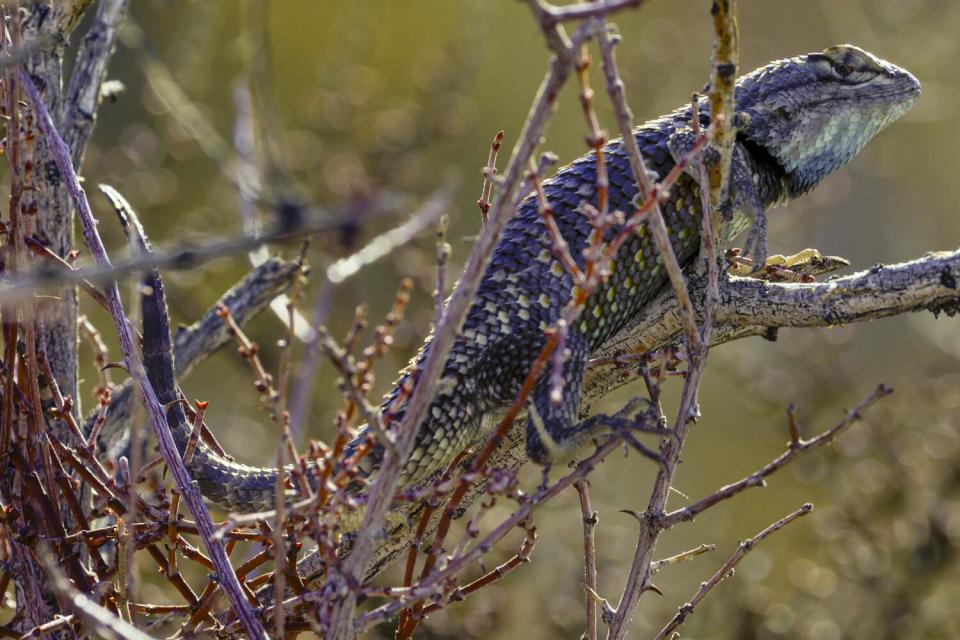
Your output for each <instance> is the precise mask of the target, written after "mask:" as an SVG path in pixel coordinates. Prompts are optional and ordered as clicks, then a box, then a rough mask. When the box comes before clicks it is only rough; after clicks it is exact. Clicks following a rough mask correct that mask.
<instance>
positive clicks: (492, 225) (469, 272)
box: [330, 29, 586, 640]
mask: <svg viewBox="0 0 960 640" xmlns="http://www.w3.org/2000/svg"><path fill="white" fill-rule="evenodd" d="M585 31H586V30H585V29H579V30H578V31H577V33H576V35H575V36H574V41H575V42H574V43H572V44H566V50H565V51H564V50H560V51H557V52H556V55H555V56H554V58H553V60H552V61H551V63H550V70H549V71H548V72H547V75H546V77H545V78H544V80H543V83H542V84H541V86H540V90H539V92H538V94H537V99H536V101H535V102H534V105H533V107H532V108H531V110H530V113H529V115H528V117H527V122H526V123H525V125H524V128H523V133H522V134H521V136H520V139H519V141H518V143H517V146H516V148H515V149H514V152H513V156H512V157H511V159H510V163H509V165H508V167H507V171H506V173H505V176H504V180H503V183H502V184H501V187H500V191H499V193H498V194H497V198H496V200H494V203H493V206H492V207H491V210H490V216H489V218H488V220H487V224H486V225H484V227H483V231H482V232H481V234H480V239H479V240H478V241H477V244H476V245H475V246H474V249H473V251H471V253H470V257H469V259H468V261H467V264H466V266H465V268H464V272H463V276H462V277H461V279H460V282H459V284H458V286H457V288H456V289H455V290H454V292H453V295H452V296H451V297H450V302H449V304H448V306H447V309H446V312H445V313H444V315H443V320H442V321H441V323H440V324H439V325H438V326H437V330H436V333H435V335H434V338H433V340H432V342H431V347H430V352H429V355H428V357H427V359H426V362H425V363H424V364H423V367H422V369H421V370H420V371H419V376H418V379H417V383H416V388H415V390H414V392H413V396H412V397H411V398H410V401H409V403H408V405H407V407H406V410H405V413H404V416H403V420H402V421H401V423H400V425H399V426H398V427H397V428H396V433H397V434H398V438H397V441H396V443H395V444H396V448H397V455H390V453H389V452H388V454H387V455H386V456H385V457H384V460H383V463H382V465H381V467H380V469H379V470H378V473H377V477H376V480H375V481H374V483H373V486H372V487H371V490H370V494H369V498H368V501H367V507H366V511H365V512H364V517H363V523H362V524H361V527H360V533H359V534H358V536H357V541H356V544H355V545H354V547H353V552H352V553H351V554H350V556H349V557H348V558H347V559H346V561H345V562H344V563H343V566H342V574H343V575H345V576H347V580H350V579H354V578H356V577H358V576H362V575H363V574H364V573H366V570H367V565H368V564H369V562H370V560H371V557H372V555H373V552H374V550H375V548H376V544H375V542H374V540H375V537H377V536H379V534H380V532H381V530H382V528H383V525H384V522H385V516H386V512H387V508H388V507H389V505H390V503H391V502H392V498H393V494H394V488H395V487H396V484H397V480H398V479H399V477H400V472H401V471H402V469H403V465H404V463H405V462H406V460H407V459H408V458H409V457H410V453H411V451H412V450H413V445H414V442H415V437H416V434H417V430H418V429H417V427H419V425H420V423H421V422H422V421H423V418H424V417H425V416H426V412H427V409H428V408H429V406H430V404H431V402H432V401H433V397H434V394H435V392H436V386H437V378H438V377H439V374H440V372H441V370H442V368H443V365H444V363H445V362H446V359H447V354H448V353H449V352H450V348H451V347H452V345H453V342H454V340H455V339H456V336H457V332H458V331H459V329H460V326H461V325H462V323H463V318H464V317H465V315H466V312H467V310H468V309H469V308H470V305H471V304H472V302H473V298H474V295H475V294H476V291H477V288H478V287H479V284H480V280H481V278H482V276H483V273H484V270H485V269H486V265H487V263H488V262H489V260H490V257H491V256H492V255H493V250H494V248H495V247H496V245H497V243H498V242H499V240H500V235H501V234H502V232H503V230H504V228H506V225H507V223H508V222H509V221H510V220H511V219H512V218H513V216H514V215H515V214H516V212H517V209H518V207H517V205H518V202H517V200H518V196H519V192H520V186H521V182H522V177H523V171H524V169H525V168H526V166H527V163H528V162H529V161H530V157H531V156H532V155H533V151H534V149H535V148H536V147H537V145H539V143H540V138H541V136H542V134H543V131H544V129H545V128H546V124H547V120H548V119H549V116H550V114H551V113H552V110H553V104H554V102H556V100H557V97H558V95H559V93H560V88H561V87H562V86H563V84H564V83H565V82H566V80H567V78H568V77H569V75H570V72H571V70H572V69H573V65H574V62H575V60H576V49H575V47H576V45H577V44H579V42H580V41H581V40H582V39H583V38H584V37H585V36H586V33H585ZM553 40H554V41H566V36H565V35H563V34H562V33H560V32H555V33H554V34H553ZM355 606H356V595H355V593H353V592H352V591H350V592H349V593H348V594H347V596H346V597H345V598H344V599H343V600H341V601H339V602H338V603H337V604H336V605H335V606H334V608H333V611H332V612H331V617H330V637H331V638H334V639H337V640H339V639H341V638H346V637H351V636H352V629H351V626H352V625H351V620H352V619H353V613H354V608H355Z"/></svg>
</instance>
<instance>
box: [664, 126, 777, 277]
mask: <svg viewBox="0 0 960 640" xmlns="http://www.w3.org/2000/svg"><path fill="white" fill-rule="evenodd" d="M696 140H697V136H696V134H695V133H694V132H693V130H692V129H691V128H689V127H683V128H680V129H677V130H676V131H674V132H673V133H672V134H671V135H670V138H669V139H668V141H667V148H668V149H669V150H670V155H671V156H672V157H673V159H674V161H676V162H679V161H680V160H681V159H682V158H684V157H686V156H687V155H688V154H689V153H690V150H691V149H692V148H693V146H694V144H695V143H696ZM746 154H747V152H746V151H745V150H744V149H743V148H742V147H740V146H735V147H734V150H733V158H732V159H731V161H730V200H729V204H728V205H727V206H729V212H731V213H732V214H733V220H732V221H731V228H730V237H732V236H734V235H736V234H737V233H739V232H740V231H742V230H743V228H744V226H745V225H744V223H743V221H744V220H746V221H747V223H749V224H750V232H749V234H747V239H746V240H745V241H744V246H743V254H744V255H745V256H748V257H750V258H751V261H752V265H753V266H752V268H751V271H750V273H751V274H753V273H756V272H757V271H759V270H760V269H761V268H762V267H763V266H764V264H765V263H766V259H767V216H766V212H765V210H764V207H763V202H762V201H761V199H760V194H759V193H758V192H757V186H756V184H755V183H754V172H753V171H752V170H751V168H750V163H749V162H748V159H747V157H746ZM719 159H720V158H719V154H718V153H717V151H716V150H715V149H713V148H711V147H708V148H707V150H706V151H705V152H704V158H703V161H704V162H706V163H707V164H711V163H715V162H719ZM684 171H685V173H687V174H688V175H689V176H690V177H692V178H693V179H694V181H696V183H697V184H698V185H699V186H700V188H701V189H706V188H709V187H708V186H707V185H702V184H700V171H699V169H698V168H697V166H696V165H694V164H688V165H687V167H686V169H685V170H684Z"/></svg>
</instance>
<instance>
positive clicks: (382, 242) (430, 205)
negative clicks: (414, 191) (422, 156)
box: [327, 188, 450, 284]
mask: <svg viewBox="0 0 960 640" xmlns="http://www.w3.org/2000/svg"><path fill="white" fill-rule="evenodd" d="M449 203H450V189H449V188H443V189H439V190H438V191H436V192H435V193H434V194H433V195H431V196H430V197H429V198H428V199H427V200H426V201H425V202H424V203H423V205H422V206H421V207H420V208H419V209H418V210H417V211H416V213H414V215H413V216H412V217H411V218H410V219H409V220H407V221H406V222H404V223H403V224H402V225H400V226H399V227H395V228H393V229H391V230H389V231H387V232H386V233H383V234H380V235H379V236H377V237H376V238H374V239H373V240H371V241H370V242H369V243H367V245H366V246H364V247H363V248H362V249H360V250H359V251H357V252H356V253H354V254H353V255H350V256H348V257H346V258H341V259H340V260H337V261H336V262H334V263H333V264H332V265H330V266H329V267H328V268H327V279H328V280H330V282H332V283H334V284H339V283H341V282H343V281H344V280H346V279H347V278H350V277H351V276H353V275H354V274H356V273H357V272H358V271H360V269H362V268H363V267H366V266H367V265H369V264H372V263H373V262H375V261H377V260H379V259H380V258H382V257H384V256H386V255H388V254H389V253H390V252H391V251H393V250H394V249H396V248H397V247H399V246H402V245H404V244H407V243H408V242H410V240H412V239H413V238H415V237H416V236H417V235H419V234H420V232H421V231H423V230H424V229H425V228H427V227H428V226H429V225H431V224H433V223H434V222H435V221H436V220H437V218H439V217H440V215H441V214H442V213H443V211H444V209H446V208H447V207H448V206H449Z"/></svg>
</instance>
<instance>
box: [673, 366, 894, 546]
mask: <svg viewBox="0 0 960 640" xmlns="http://www.w3.org/2000/svg"><path fill="white" fill-rule="evenodd" d="M891 393H893V390H892V389H890V388H889V387H886V386H884V385H880V386H879V387H877V388H876V389H875V390H874V391H873V393H871V394H870V395H869V396H867V398H866V399H864V400H863V402H861V403H860V404H859V405H857V406H856V407H855V408H853V409H852V410H850V411H848V412H847V415H845V416H844V417H843V419H842V420H840V422H838V423H837V424H836V425H834V426H833V427H831V428H830V429H827V430H826V431H824V432H823V433H821V434H820V435H818V436H817V437H815V438H811V439H810V440H803V439H801V438H800V437H799V434H798V432H797V431H796V429H795V428H794V425H795V424H796V423H795V422H794V420H793V418H792V416H791V420H790V425H791V430H790V431H791V435H790V444H789V446H788V447H787V450H786V451H784V452H783V453H782V454H780V455H779V456H777V457H776V458H774V459H773V460H772V461H770V462H769V463H767V464H766V465H764V466H763V467H762V468H760V469H758V470H757V471H754V472H753V473H751V474H750V475H748V476H747V477H745V478H743V479H741V480H739V481H737V482H734V483H732V484H728V485H727V486H725V487H721V488H720V489H718V490H717V491H715V492H714V493H712V494H710V495H709V496H707V497H706V498H703V499H702V500H698V501H697V502H695V503H693V504H691V505H689V506H687V507H684V508H683V509H677V510H676V511H671V512H670V513H668V514H666V515H664V516H662V517H661V518H660V526H661V527H662V528H664V529H669V528H670V527H672V526H674V525H675V524H679V523H681V522H688V521H690V520H693V519H694V518H696V517H697V515H699V514H700V513H703V512H704V511H706V510H707V509H709V508H710V507H712V506H714V505H716V504H718V503H720V502H723V501H724V500H727V499H728V498H732V497H733V496H735V495H737V494H738V493H740V492H741V491H743V490H744V489H749V488H750V487H762V486H765V484H766V481H767V478H768V477H770V476H771V475H773V474H774V473H776V472H777V471H779V470H780V469H781V468H783V467H784V466H786V465H788V464H790V463H791V462H793V461H794V460H796V459H797V458H799V457H800V456H802V455H804V454H805V453H807V452H809V451H810V450H812V449H816V448H818V447H822V446H823V445H825V444H829V443H831V442H833V441H834V439H835V438H836V437H837V436H838V435H840V434H841V433H842V432H843V431H845V430H846V429H847V428H848V427H850V425H852V424H854V423H856V422H859V421H860V420H861V419H862V418H863V413H864V412H865V411H866V410H867V409H869V408H870V407H872V406H873V405H874V404H876V403H877V402H878V401H879V400H881V399H882V398H885V397H886V396H888V395H890V394H891Z"/></svg>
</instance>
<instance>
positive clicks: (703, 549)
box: [650, 544, 717, 573]
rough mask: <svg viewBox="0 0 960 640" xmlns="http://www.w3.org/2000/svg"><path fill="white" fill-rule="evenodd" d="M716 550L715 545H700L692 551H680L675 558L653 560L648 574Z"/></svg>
mask: <svg viewBox="0 0 960 640" xmlns="http://www.w3.org/2000/svg"><path fill="white" fill-rule="evenodd" d="M716 548H717V545H715V544H701V545H700V546H698V547H694V548H693V549H688V550H687V551H682V552H680V553H678V554H677V555H675V556H670V557H669V558H664V559H663V560H654V561H653V562H651V563H650V573H657V572H658V571H660V569H662V568H663V567H668V566H670V565H672V564H678V563H680V562H688V561H690V560H693V559H694V558H696V557H697V556H701V555H703V554H705V553H709V552H710V551H713V550H714V549H716Z"/></svg>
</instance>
